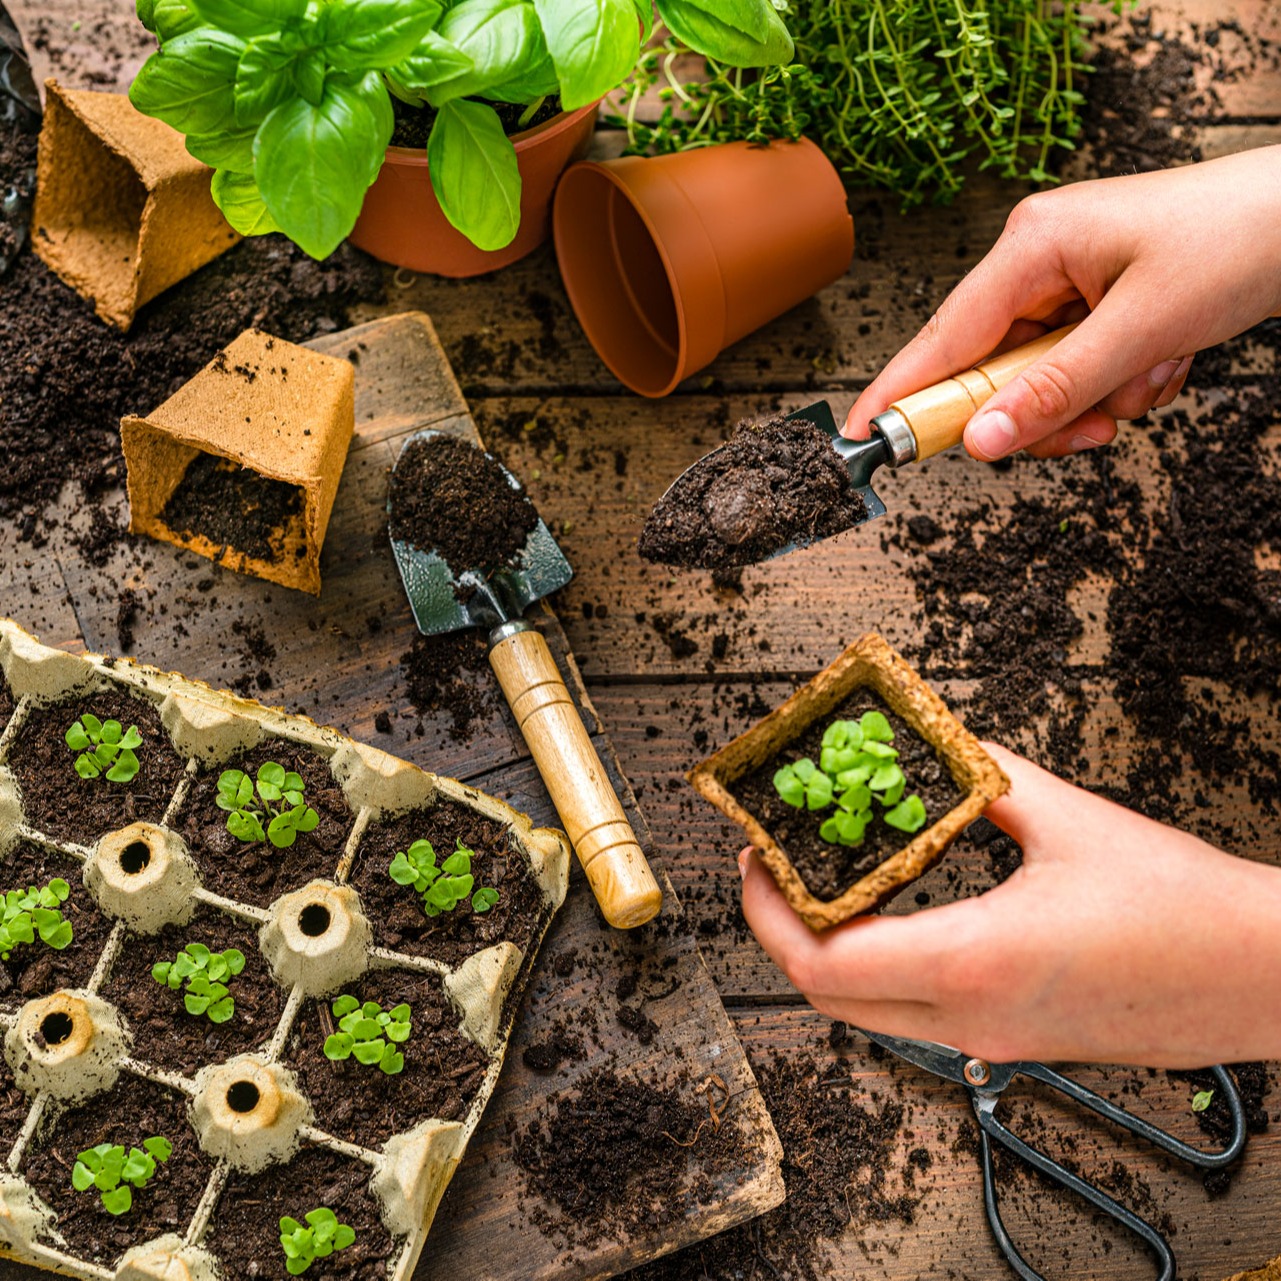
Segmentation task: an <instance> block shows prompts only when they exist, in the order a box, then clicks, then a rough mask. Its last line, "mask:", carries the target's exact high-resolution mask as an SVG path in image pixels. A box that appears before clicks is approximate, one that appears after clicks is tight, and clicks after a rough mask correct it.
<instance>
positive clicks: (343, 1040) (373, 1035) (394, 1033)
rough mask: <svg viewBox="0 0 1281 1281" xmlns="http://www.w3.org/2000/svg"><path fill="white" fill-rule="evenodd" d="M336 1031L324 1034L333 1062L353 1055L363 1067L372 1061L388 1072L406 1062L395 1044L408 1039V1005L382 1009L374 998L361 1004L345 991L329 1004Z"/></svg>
mask: <svg viewBox="0 0 1281 1281" xmlns="http://www.w3.org/2000/svg"><path fill="white" fill-rule="evenodd" d="M332 1009H333V1013H334V1018H336V1019H337V1020H338V1031H337V1032H335V1033H334V1034H333V1035H332V1036H329V1037H326V1038H325V1057H326V1058H327V1059H332V1060H333V1061H334V1062H335V1063H341V1062H343V1061H344V1060H345V1059H348V1058H354V1059H355V1060H356V1062H357V1063H363V1064H365V1066H366V1067H373V1066H374V1065H375V1064H376V1065H377V1066H378V1067H379V1068H381V1069H382V1071H383V1072H385V1073H386V1074H387V1075H388V1076H395V1075H396V1074H397V1073H398V1072H400V1071H402V1070H403V1069H404V1066H405V1056H404V1055H403V1054H402V1053H401V1052H400V1051H399V1050H398V1049H397V1048H396V1047H397V1046H398V1045H402V1044H404V1042H406V1041H408V1040H409V1034H410V1030H411V1029H410V1025H409V1015H410V1010H409V1006H408V1005H405V1004H403V1003H402V1004H400V1005H397V1006H394V1007H393V1008H392V1009H390V1010H384V1009H383V1007H382V1006H381V1005H379V1004H378V1002H377V1001H366V1002H365V1003H364V1004H363V1005H362V1004H361V1003H360V1001H359V1000H357V998H356V997H354V996H351V995H348V994H344V995H342V996H340V997H339V998H338V999H337V1000H336V1001H335V1002H334V1003H333V1006H332Z"/></svg>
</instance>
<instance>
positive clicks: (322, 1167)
mask: <svg viewBox="0 0 1281 1281" xmlns="http://www.w3.org/2000/svg"><path fill="white" fill-rule="evenodd" d="M372 1174H373V1171H372V1170H371V1169H370V1167H369V1166H367V1165H365V1164H364V1162H363V1161H358V1160H354V1159H353V1158H351V1157H347V1156H340V1155H339V1154H338V1153H336V1152H330V1151H328V1150H327V1149H325V1148H316V1147H305V1148H303V1149H302V1151H301V1152H299V1153H298V1155H297V1156H295V1157H294V1159H293V1160H292V1161H290V1163H289V1164H288V1165H273V1166H270V1167H269V1168H268V1169H266V1170H263V1171H262V1173H261V1174H252V1175H250V1174H238V1173H236V1172H235V1171H234V1170H233V1171H232V1173H231V1176H230V1178H228V1180H227V1186H226V1188H225V1189H224V1190H223V1194H222V1198H221V1200H220V1201H219V1202H218V1208H217V1210H216V1211H215V1212H214V1221H213V1228H212V1230H211V1231H210V1233H209V1235H208V1237H206V1238H205V1241H204V1243H203V1244H204V1245H205V1246H206V1247H207V1248H208V1249H209V1250H210V1252H211V1253H213V1254H214V1255H215V1256H216V1257H217V1258H218V1259H219V1260H220V1262H221V1263H222V1275H223V1276H224V1277H228V1278H231V1277H235V1278H238V1279H239V1278H241V1277H257V1278H260V1279H261V1281H276V1279H277V1278H279V1281H288V1276H289V1273H288V1272H287V1271H286V1269H285V1254H284V1251H283V1250H282V1249H281V1248H280V1220H281V1218H282V1217H283V1216H284V1215H286V1214H287V1215H289V1216H290V1217H291V1218H294V1219H297V1220H298V1221H299V1222H302V1220H303V1217H304V1216H305V1215H306V1214H308V1213H309V1212H310V1211H312V1210H316V1209H319V1208H320V1207H322V1206H324V1207H327V1208H328V1209H330V1210H332V1211H333V1212H334V1213H335V1214H336V1215H337V1216H338V1221H339V1222H340V1223H345V1224H347V1225H348V1227H350V1228H352V1229H353V1230H354V1231H355V1233H356V1239H355V1241H353V1242H352V1244H351V1245H349V1246H348V1247H347V1248H346V1249H345V1250H336V1251H334V1253H333V1254H331V1255H329V1257H328V1258H324V1259H317V1260H315V1262H314V1263H312V1265H311V1267H309V1268H308V1269H307V1273H306V1276H307V1281H387V1265H388V1262H389V1261H390V1259H391V1258H392V1256H393V1254H394V1253H395V1251H396V1242H395V1241H394V1240H393V1239H392V1237H391V1235H390V1234H389V1233H388V1231H387V1229H386V1228H384V1227H383V1225H382V1220H381V1219H380V1218H379V1215H378V1202H377V1201H376V1200H375V1199H374V1194H373V1193H372V1192H371V1191H370V1190H369V1179H370V1176H371V1175H372Z"/></svg>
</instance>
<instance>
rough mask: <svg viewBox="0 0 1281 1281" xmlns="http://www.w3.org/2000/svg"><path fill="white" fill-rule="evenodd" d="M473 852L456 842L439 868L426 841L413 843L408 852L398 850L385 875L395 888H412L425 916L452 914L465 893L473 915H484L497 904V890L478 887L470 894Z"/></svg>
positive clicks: (474, 880) (473, 880)
mask: <svg viewBox="0 0 1281 1281" xmlns="http://www.w3.org/2000/svg"><path fill="white" fill-rule="evenodd" d="M475 854H476V851H475V850H469V849H468V848H467V847H466V846H465V845H464V844H463V843H462V841H461V840H460V841H458V843H457V848H456V849H455V850H454V852H453V853H452V854H451V855H450V856H449V857H448V858H447V859H446V860H445V861H444V862H443V863H441V864H440V865H439V866H437V865H436V849H435V846H433V845H432V843H431V842H430V841H415V842H414V843H413V844H412V845H411V846H410V847H409V849H408V850H398V851H397V853H396V857H395V858H393V859H392V861H391V866H390V867H388V869H387V875H388V876H390V877H391V879H392V880H393V881H395V882H396V884H397V885H412V886H413V887H414V889H415V890H416V891H417V892H418V893H419V894H421V895H422V896H423V911H424V912H426V913H427V915H428V916H439V915H440V914H441V913H442V912H452V911H453V910H454V908H456V907H457V906H458V905H459V903H461V902H462V901H463V899H465V898H466V897H467V896H468V895H469V894H470V895H471V910H472V911H473V912H482V913H483V912H488V911H489V909H490V908H491V907H493V906H494V904H495V903H497V902H498V891H497V890H496V889H494V888H493V887H492V886H482V887H481V888H480V889H478V890H476V891H475V893H473V892H472V891H473V887H474V886H475V884H476V878H475V877H474V876H473V875H472V870H471V861H472V859H473V858H474V857H475Z"/></svg>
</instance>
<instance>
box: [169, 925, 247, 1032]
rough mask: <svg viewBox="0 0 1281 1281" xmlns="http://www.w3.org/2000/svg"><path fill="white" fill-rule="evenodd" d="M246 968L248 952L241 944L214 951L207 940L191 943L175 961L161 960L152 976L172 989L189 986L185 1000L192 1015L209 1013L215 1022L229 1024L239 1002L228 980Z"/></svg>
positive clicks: (198, 1015) (188, 1011) (197, 1015)
mask: <svg viewBox="0 0 1281 1281" xmlns="http://www.w3.org/2000/svg"><path fill="white" fill-rule="evenodd" d="M244 968H245V954H244V953H243V952H242V951H241V950H240V949H239V948H238V947H229V948H228V949H227V950H226V951H225V952H211V951H210V950H209V949H208V948H207V947H206V946H205V945H204V944H203V943H188V944H187V946H186V947H184V948H183V949H182V951H181V952H179V953H178V955H177V956H176V957H175V958H174V959H173V960H172V961H157V962H156V964H155V965H153V966H152V967H151V977H152V978H153V979H155V980H156V982H157V983H164V984H165V985H166V986H167V987H168V988H169V989H170V990H171V991H174V992H176V991H178V989H179V988H181V987H182V985H183V984H184V983H186V985H187V991H186V994H185V995H184V996H183V999H182V1003H183V1004H184V1005H185V1006H186V1007H187V1013H188V1014H194V1015H195V1016H196V1017H197V1018H199V1017H200V1015H202V1014H205V1015H208V1017H209V1021H210V1022H211V1023H226V1022H227V1020H228V1019H230V1018H231V1016H232V1015H233V1014H234V1013H235V1012H236V1002H235V1000H234V999H233V998H232V996H231V994H230V992H229V991H228V988H227V985H226V983H224V982H223V980H224V979H228V978H234V977H235V975H237V974H239V973H240V972H241V970H243V969H244Z"/></svg>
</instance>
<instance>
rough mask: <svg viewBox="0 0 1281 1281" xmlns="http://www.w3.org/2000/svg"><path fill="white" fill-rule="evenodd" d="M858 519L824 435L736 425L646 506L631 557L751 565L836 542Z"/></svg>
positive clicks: (806, 428)
mask: <svg viewBox="0 0 1281 1281" xmlns="http://www.w3.org/2000/svg"><path fill="white" fill-rule="evenodd" d="M865 516H866V508H865V507H864V505H863V499H862V496H861V495H860V494H859V492H858V491H857V490H856V489H855V488H854V485H853V483H852V482H851V481H850V476H849V472H848V471H847V470H846V468H845V464H844V463H843V462H842V461H841V459H840V457H839V455H838V454H837V453H836V451H835V450H834V449H833V448H832V442H831V440H830V439H829V438H828V436H827V435H826V433H824V432H823V431H821V430H820V429H819V428H818V427H816V426H815V425H814V424H813V423H809V422H793V421H791V420H789V419H784V418H769V419H766V420H765V421H764V422H751V421H744V422H742V423H739V425H738V426H737V427H736V428H735V430H734V434H733V436H731V437H730V439H729V441H728V442H727V443H726V444H725V445H722V446H721V447H720V448H719V449H717V450H715V451H714V452H713V453H711V454H709V455H708V456H707V457H705V458H702V459H700V460H699V461H698V462H696V463H695V464H694V466H693V467H692V468H690V470H689V471H688V472H686V473H685V474H684V475H683V476H681V478H680V479H679V480H678V481H677V482H676V484H675V485H674V486H673V488H672V489H670V490H668V492H667V493H665V494H664V495H663V496H662V498H660V499H659V500H658V502H657V503H655V504H654V510H653V511H652V512H651V513H650V516H649V519H648V520H647V521H646V522H645V527H644V529H642V530H641V535H640V547H639V550H640V554H641V555H642V556H643V557H644V558H645V559H646V560H652V561H658V562H659V563H661V564H666V565H687V566H691V567H694V568H698V569H724V568H726V567H729V566H735V565H752V564H755V562H757V561H759V560H764V559H765V558H766V557H767V556H770V555H771V554H772V553H774V552H776V551H778V550H779V549H780V548H783V547H786V546H787V545H788V544H789V543H793V542H801V543H807V542H813V541H814V540H816V539H819V538H826V537H828V536H829V535H831V534H839V533H840V532H841V530H843V529H848V528H849V527H850V526H851V525H857V524H858V523H859V521H861V520H863V519H864V517H865Z"/></svg>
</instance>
